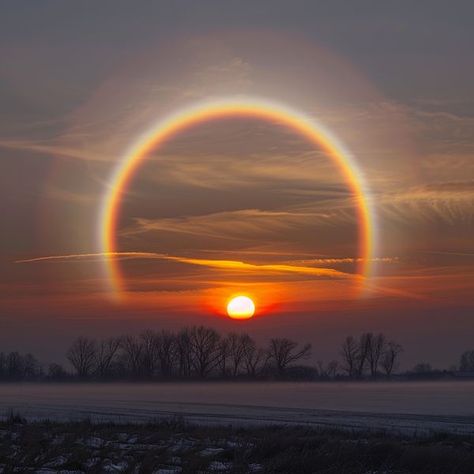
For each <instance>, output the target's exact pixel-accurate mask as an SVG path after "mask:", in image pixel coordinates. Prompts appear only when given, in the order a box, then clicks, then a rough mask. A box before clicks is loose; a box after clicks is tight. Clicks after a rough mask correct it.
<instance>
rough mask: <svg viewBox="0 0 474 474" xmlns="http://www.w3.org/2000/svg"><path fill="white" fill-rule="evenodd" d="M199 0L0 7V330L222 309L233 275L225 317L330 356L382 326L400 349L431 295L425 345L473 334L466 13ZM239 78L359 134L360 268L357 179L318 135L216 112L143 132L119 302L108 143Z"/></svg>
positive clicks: (473, 177)
mask: <svg viewBox="0 0 474 474" xmlns="http://www.w3.org/2000/svg"><path fill="white" fill-rule="evenodd" d="M207 3H208V2H203V5H202V7H201V8H200V9H198V8H197V7H192V8H193V12H194V16H193V18H194V19H193V20H192V21H191V20H190V18H188V17H187V16H186V17H184V16H181V15H182V13H179V12H175V11H171V10H170V11H166V12H165V13H163V14H160V15H159V17H160V18H163V15H164V17H165V18H168V20H167V21H164V20H157V19H156V18H157V12H156V11H154V10H153V7H150V8H151V10H153V11H150V12H149V15H145V14H144V13H143V12H142V13H140V12H133V14H132V16H133V17H134V18H135V19H136V20H137V21H136V22H135V23H134V22H133V21H129V16H130V12H129V11H126V9H125V10H124V8H123V7H122V6H117V11H116V17H114V18H113V19H110V18H109V15H108V14H107V11H106V9H104V7H101V6H97V12H96V13H97V15H95V16H94V19H93V20H91V22H89V21H88V20H87V18H88V15H86V14H85V12H84V11H82V10H81V9H80V8H79V10H78V11H76V12H75V13H71V12H70V11H66V10H64V9H62V8H59V9H55V10H54V12H52V11H50V10H49V9H48V7H47V6H45V7H44V8H40V7H35V8H37V9H38V11H37V12H36V13H37V15H35V19H33V16H32V18H29V19H23V20H24V21H26V24H25V25H26V26H25V28H28V31H30V32H31V35H26V34H23V33H21V32H19V31H17V30H15V29H12V28H11V27H9V26H8V24H7V25H5V27H4V28H3V29H0V40H1V39H3V41H2V43H1V44H2V48H0V55H1V58H2V61H0V79H1V80H2V81H1V82H0V84H1V85H0V99H2V104H5V105H4V106H2V110H1V111H0V125H1V133H0V155H1V158H0V166H1V168H0V180H1V185H2V186H1V187H0V192H1V193H2V199H1V200H0V201H1V206H2V220H3V223H2V233H1V235H0V243H1V255H0V258H1V261H0V263H1V268H0V291H1V299H0V325H2V326H1V330H0V346H1V345H2V344H6V345H8V344H13V342H15V341H16V340H18V345H23V346H24V347H25V348H28V347H29V346H28V345H31V346H32V347H33V348H37V349H38V350H39V351H40V352H41V351H43V352H44V353H45V354H49V353H50V352H48V351H51V348H50V347H49V339H48V328H49V329H50V330H51V334H52V333H55V332H57V331H62V332H63V333H64V334H65V335H66V336H65V339H64V344H65V343H66V342H67V341H68V340H70V338H71V337H72V336H73V335H74V334H77V333H79V332H80V333H91V335H94V334H96V333H97V334H100V333H101V332H104V331H105V330H106V329H105V328H106V327H107V325H109V327H110V326H112V325H113V326H114V330H120V329H126V330H133V328H134V327H136V330H137V331H138V330H139V329H140V328H142V327H143V326H144V325H146V324H151V325H154V326H155V327H160V326H167V327H170V326H175V327H179V326H181V325H184V324H199V323H201V322H206V324H211V325H218V326H219V327H222V328H226V329H228V328H232V326H230V325H231V324H232V323H233V322H232V321H228V320H226V319H225V316H224V314H225V305H226V302H227V300H228V298H229V297H230V296H231V295H233V294H238V293H245V294H248V295H250V296H252V297H253V298H254V300H255V303H256V307H257V311H256V315H255V317H254V318H253V320H250V321H247V322H245V323H243V322H238V324H240V326H238V328H243V329H244V330H246V331H249V332H251V333H252V332H255V334H256V335H257V336H258V337H260V338H262V339H265V337H266V336H267V337H270V335H273V331H276V332H278V331H280V332H281V333H282V334H286V333H291V334H292V335H293V337H295V338H298V339H309V340H310V342H313V343H314V344H315V346H316V347H318V345H320V346H321V357H323V358H329V357H336V355H337V354H336V352H337V351H336V350H333V351H332V352H333V354H332V355H331V348H330V346H329V343H328V342H327V341H335V340H337V338H338V337H339V339H342V338H343V337H344V336H345V335H346V334H347V333H348V332H350V331H352V332H353V333H357V332H362V331H367V330H383V331H385V332H387V333H389V332H390V333H393V334H396V335H397V337H398V338H399V339H400V341H401V342H402V343H403V344H404V345H406V346H407V350H406V354H407V355H406V357H407V359H408V360H414V359H415V358H416V357H421V354H422V350H421V349H422V348H423V347H421V348H420V347H419V342H418V341H417V340H416V338H415V335H417V334H418V335H419V334H422V333H423V330H424V329H426V328H427V321H428V325H429V317H430V315H432V317H433V321H434V322H433V325H432V326H431V327H429V329H427V331H428V332H429V335H428V336H427V337H426V338H425V342H423V343H422V346H423V344H425V345H426V347H425V349H426V351H425V352H426V354H427V355H426V357H427V358H430V357H433V358H436V357H438V358H439V360H440V363H441V360H448V359H450V358H451V359H452V358H454V357H455V354H456V353H457V352H456V351H458V352H459V351H460V346H462V344H463V343H464V342H463V341H467V339H468V338H469V337H471V339H472V335H473V334H474V323H473V321H472V318H471V317H470V316H469V315H470V314H471V311H472V294H473V290H474V288H473V282H474V278H473V277H474V275H473V273H474V270H473V268H474V267H473V259H474V248H473V245H472V236H473V235H474V232H473V230H474V228H473V226H474V215H473V206H472V202H473V198H474V184H473V183H474V162H473V160H472V156H473V154H474V139H473V137H474V119H473V116H474V113H473V112H474V108H473V104H474V97H473V96H472V81H473V79H474V68H472V67H471V66H469V64H468V63H469V62H468V61H465V60H464V61H463V58H464V59H465V57H470V54H471V51H470V49H466V45H467V44H472V41H471V42H470V41H467V40H466V37H467V36H469V38H471V39H472V29H466V28H465V27H464V26H463V24H462V21H461V20H460V18H458V17H456V18H454V17H451V16H449V15H448V17H447V16H446V14H445V13H446V12H439V14H438V13H436V12H434V15H435V17H436V18H440V19H441V18H442V19H443V22H442V23H443V24H444V25H445V26H444V27H441V26H440V24H441V23H439V22H438V21H435V19H427V18H426V17H425V15H424V14H423V12H422V11H418V7H415V6H413V7H412V10H411V11H410V14H407V12H403V11H402V10H403V9H400V10H397V11H394V12H392V14H391V15H385V14H383V13H382V12H377V11H375V10H371V12H370V14H369V13H368V17H366V16H364V18H359V17H357V16H355V17H354V18H350V19H348V18H347V15H343V16H341V12H339V11H338V10H337V8H336V7H330V6H327V7H324V8H321V11H318V15H315V14H314V15H313V16H311V15H309V16H311V17H312V18H314V22H315V23H314V22H311V23H308V22H307V16H308V15H307V14H306V13H304V11H305V12H306V9H310V10H311V9H312V8H313V7H310V6H307V5H306V6H305V9H303V10H304V11H303V10H302V8H300V7H298V5H294V6H290V5H286V6H282V5H280V6H279V7H278V8H276V9H275V11H273V9H272V11H271V12H268V11H266V12H262V16H259V15H257V17H254V16H253V15H255V14H256V12H250V11H248V10H247V7H245V6H239V8H238V9H236V10H235V12H234V13H235V15H234V16H233V17H232V18H233V19H231V18H230V17H228V16H227V14H226V12H224V11H221V10H219V9H217V10H216V9H215V8H211V7H210V5H208V4H207ZM291 3H293V2H291ZM296 3H298V2H296ZM229 8H230V9H231V10H232V11H233V9H234V8H236V7H235V6H233V7H229ZM333 8H334V9H333ZM276 10H278V11H276ZM206 12H207V13H206ZM211 13H212V15H216V19H218V20H219V22H218V23H219V25H220V26H219V28H216V27H215V24H213V23H212V24H211V23H209V22H210V19H209V18H210V16H209V15H210V14H211ZM263 13H265V14H263ZM313 13H314V12H313ZM6 14H7V16H8V15H10V16H11V17H12V18H13V19H15V18H16V20H15V21H19V19H18V18H17V17H16V15H17V12H16V11H14V10H12V11H8V12H6ZM71 15H73V16H71ZM212 15H211V16H212ZM436 15H439V16H438V17H437V16H436ZM148 16H149V18H148ZM397 18H398V20H400V21H401V19H402V20H403V22H404V24H405V25H406V30H405V31H404V32H403V34H402V33H401V32H400V31H399V29H398V25H399V24H400V22H399V21H398V20H397ZM73 19H74V21H72V20H73ZM151 19H155V20H156V21H157V22H158V24H156V22H155V21H152V20H151ZM15 21H13V20H12V21H11V23H12V24H15ZM420 21H423V22H426V21H428V22H432V23H430V28H428V29H427V30H426V31H425V32H423V31H424V30H423V31H421V30H420V29H419V28H418V26H419V24H420ZM137 25H141V26H140V28H138V27H137ZM374 25H382V26H380V28H381V29H382V30H383V31H384V32H385V33H384V35H381V34H380V31H378V30H377V31H373V28H375V26H374ZM443 28H444V29H443ZM428 30H429V31H430V33H428ZM341 31H344V34H341V33H340V32H341ZM85 32H88V33H87V34H86V33H85ZM124 32H127V34H125V35H124V34H123V33H124ZM369 32H371V34H369ZM89 33H90V34H89ZM427 35H428V36H429V38H428V36H427ZM33 37H34V38H36V39H35V41H33V40H32V38H33ZM373 37H378V38H379V39H380V41H377V42H376V43H377V44H375V43H374V41H373V39H372V38H373ZM94 38H95V39H94ZM124 38H128V40H127V41H125V40H124ZM440 38H443V41H442V42H441V39H440ZM427 44H429V45H432V46H431V47H430V48H428V49H429V50H430V51H433V54H432V55H430V56H429V59H428V58H427V55H426V51H427V47H426V45H427ZM463 55H464V56H463ZM447 65H449V67H447ZM244 96H251V97H258V98H261V99H262V100H268V101H276V102H278V103H282V104H286V105H287V106H289V107H291V108H293V109H294V110H297V111H300V112H301V113H303V114H306V115H307V116H308V117H311V119H313V120H315V121H317V122H318V123H321V124H323V125H324V127H326V128H327V129H328V130H330V131H331V133H332V135H333V136H334V137H335V138H336V139H337V141H340V143H342V144H344V146H345V147H346V148H347V149H348V150H349V152H350V153H351V155H353V156H354V162H355V163H356V164H357V168H358V169H360V171H361V173H362V175H363V176H364V177H365V180H366V183H367V197H368V199H370V202H371V203H373V208H374V209H373V210H374V222H373V227H374V230H375V231H376V236H377V239H376V244H377V245H376V249H375V251H374V254H373V255H371V256H370V257H371V261H372V259H373V262H372V263H373V266H374V269H375V272H374V275H373V278H371V279H369V280H364V279H363V278H361V276H360V275H359V274H358V273H357V267H358V266H360V264H361V261H360V258H361V255H360V242H359V234H360V225H361V223H360V216H359V215H358V206H357V200H356V199H354V190H353V189H351V188H350V186H348V182H347V179H346V177H344V175H343V173H342V172H341V167H338V166H337V165H336V164H335V163H334V160H331V159H330V157H329V156H328V153H327V149H324V148H323V147H320V146H317V144H315V143H312V142H310V141H308V140H306V139H305V138H304V137H302V136H301V135H300V134H298V133H297V132H295V130H291V129H288V128H287V127H283V126H282V124H281V123H279V122H278V120H273V121H272V120H265V121H262V120H258V118H257V119H256V118H255V117H243V116H240V117H227V118H226V119H225V120H224V119H222V120H212V121H209V122H200V123H196V124H194V126H193V127H190V128H188V129H185V130H182V131H180V132H179V133H177V134H175V135H174V136H173V137H172V138H170V139H169V140H167V141H166V143H164V144H163V146H160V147H159V148H156V147H155V148H153V147H151V149H150V150H148V153H147V156H146V159H145V160H143V162H142V163H141V164H140V166H138V167H137V169H136V170H135V172H134V173H133V176H132V178H131V180H130V182H129V185H128V187H127V189H124V194H123V195H122V196H120V202H121V204H120V206H119V207H120V212H119V215H118V216H117V217H118V218H117V229H116V235H115V239H116V243H117V248H116V249H115V250H116V251H117V252H118V253H119V254H118V255H116V256H114V257H112V258H113V259H114V262H116V264H117V268H118V269H119V271H120V273H121V275H122V276H123V282H124V286H125V288H126V295H124V296H125V297H124V298H123V299H122V301H119V302H117V301H115V302H114V301H113V300H111V298H110V291H109V290H110V284H109V283H110V281H109V278H108V275H107V273H106V272H104V256H103V255H100V253H101V252H103V250H104V248H102V247H101V244H100V227H101V221H100V216H101V212H100V211H101V206H102V204H103V202H104V196H106V195H107V192H108V190H109V186H110V183H111V176H112V173H113V170H114V169H115V168H116V166H117V163H118V162H119V160H120V159H121V158H122V157H123V156H124V155H126V153H127V150H129V149H130V147H131V146H132V145H133V144H134V143H136V142H137V140H139V138H140V137H141V136H142V135H143V134H144V133H146V131H147V130H149V129H150V127H151V126H152V124H154V123H156V122H157V121H158V120H159V119H161V118H163V117H166V116H168V115H169V114H172V113H173V112H175V111H177V110H181V109H182V108H186V107H188V106H189V105H191V104H195V103H199V102H201V101H213V100H216V99H218V98H222V97H230V98H233V99H235V100H239V98H242V97H244ZM67 256H69V257H67ZM42 257H55V258H52V259H42V260H35V259H37V258H42ZM56 257H57V258H56ZM31 260H33V261H31ZM361 288H366V289H367V290H368V291H365V292H362V293H361V292H360V289H361ZM397 315H398V316H397ZM397 321H400V322H399V323H397ZM134 324H135V326H134ZM242 324H245V326H242ZM397 324H398V325H397ZM37 327H40V328H41V330H38V331H37V330H36V329H35V328H37ZM59 328H61V329H59ZM35 334H36V335H37V336H35ZM328 334H329V336H327V335H328ZM445 334H449V335H450V339H449V341H446V338H445ZM326 336H327V338H326ZM68 338H69V339H68ZM325 338H326V339H327V341H326V340H325ZM466 344H467V342H466ZM441 346H442V347H444V348H445V349H444V352H443V351H441V352H440V351H439V350H438V348H439V347H441ZM467 348H468V347H466V349H467ZM461 349H464V347H461ZM0 350H1V347H0ZM58 351H59V349H58Z"/></svg>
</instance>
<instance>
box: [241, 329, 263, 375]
mask: <svg viewBox="0 0 474 474" xmlns="http://www.w3.org/2000/svg"><path fill="white" fill-rule="evenodd" d="M242 344H243V346H244V356H243V360H244V364H245V369H246V373H247V375H248V376H250V377H255V376H256V375H257V374H258V373H259V371H260V370H261V368H262V366H263V365H264V364H265V363H266V360H267V351H265V350H264V349H262V348H258V347H257V345H256V344H255V341H254V340H253V339H252V338H251V337H250V336H249V335H247V334H245V335H244V336H243V338H242Z"/></svg>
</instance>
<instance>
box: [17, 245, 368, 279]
mask: <svg viewBox="0 0 474 474" xmlns="http://www.w3.org/2000/svg"><path fill="white" fill-rule="evenodd" d="M97 258H100V259H104V258H118V259H129V258H133V259H153V260H167V261H172V262H178V263H184V264H188V265H197V266H203V267H208V268H215V269H220V270H232V271H237V272H244V273H248V272H259V273H260V274H264V273H294V274H299V275H306V276H313V277H329V278H342V279H360V278H362V277H361V276H360V275H355V274H351V273H346V272H342V271H339V270H335V269H332V268H322V267H312V266H301V265H290V264H263V265H257V264H253V263H247V262H242V261H237V260H219V259H203V258H189V257H180V256H173V255H167V254H161V253H154V252H109V253H103V252H102V253H83V254H69V255H50V256H43V257H34V258H30V259H23V260H17V261H16V262H15V263H39V262H54V261H71V260H87V259H97Z"/></svg>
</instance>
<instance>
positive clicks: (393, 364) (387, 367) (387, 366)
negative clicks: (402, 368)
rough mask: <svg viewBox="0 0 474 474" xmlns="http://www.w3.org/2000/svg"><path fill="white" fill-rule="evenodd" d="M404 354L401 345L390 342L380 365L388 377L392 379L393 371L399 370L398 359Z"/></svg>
mask: <svg viewBox="0 0 474 474" xmlns="http://www.w3.org/2000/svg"><path fill="white" fill-rule="evenodd" d="M402 352H403V348H402V346H401V345H400V344H397V343H396V342H394V341H389V342H388V343H387V345H386V347H385V350H384V352H383V354H382V358H381V361H380V365H381V367H382V369H383V371H384V372H385V375H387V377H390V376H391V375H392V373H393V371H394V370H395V369H396V368H397V365H398V358H399V356H400V354H401V353H402Z"/></svg>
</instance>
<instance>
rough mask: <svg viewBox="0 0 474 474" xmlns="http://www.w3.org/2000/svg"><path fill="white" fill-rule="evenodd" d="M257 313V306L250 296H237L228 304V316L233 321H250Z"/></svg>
mask: <svg viewBox="0 0 474 474" xmlns="http://www.w3.org/2000/svg"><path fill="white" fill-rule="evenodd" d="M254 313H255V304H254V302H253V301H252V300H251V299H250V298H249V297H248V296H236V297H235V298H232V299H231V300H230V301H229V302H228V303H227V314H228V315H229V317H230V318H233V319H248V318H251V317H252V316H253V315H254Z"/></svg>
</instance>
